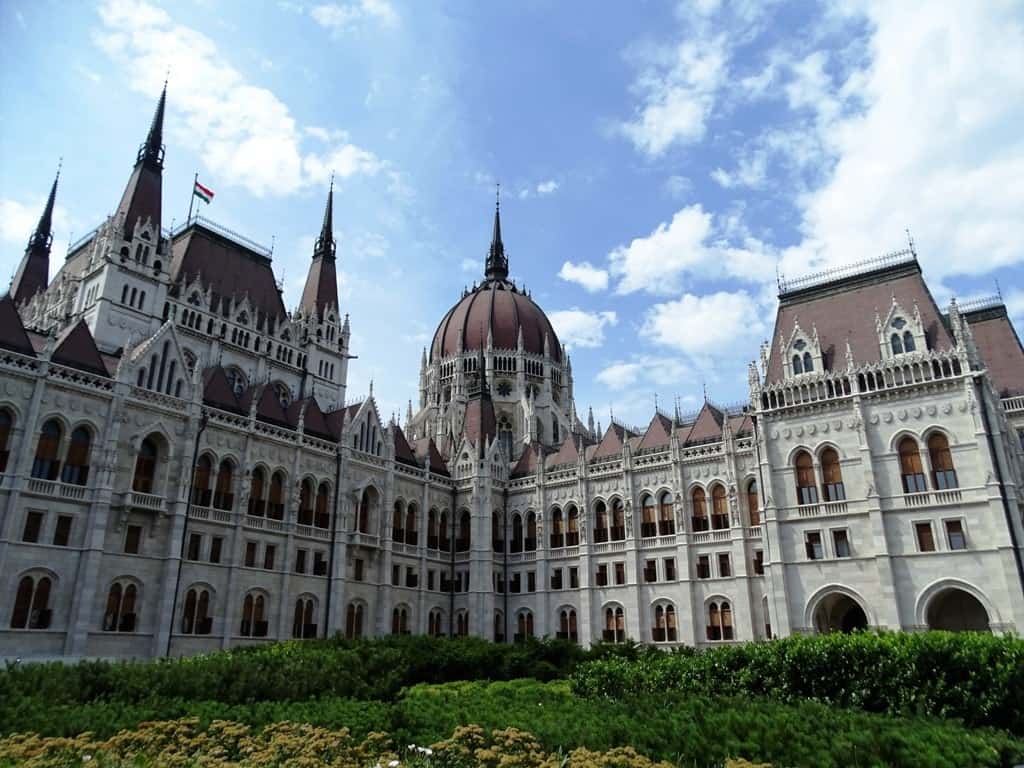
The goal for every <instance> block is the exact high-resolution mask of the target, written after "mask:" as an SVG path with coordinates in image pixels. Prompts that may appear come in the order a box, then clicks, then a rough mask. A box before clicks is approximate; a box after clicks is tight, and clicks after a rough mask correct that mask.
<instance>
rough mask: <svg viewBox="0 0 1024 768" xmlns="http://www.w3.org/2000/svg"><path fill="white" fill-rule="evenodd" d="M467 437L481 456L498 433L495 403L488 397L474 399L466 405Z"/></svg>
mask: <svg viewBox="0 0 1024 768" xmlns="http://www.w3.org/2000/svg"><path fill="white" fill-rule="evenodd" d="M465 433H466V437H467V438H468V439H469V441H470V442H471V443H473V445H475V446H476V447H477V450H478V451H479V452H480V455H483V451H484V449H485V448H486V446H487V444H488V443H489V442H490V441H491V440H493V439H494V436H495V435H496V434H497V433H498V420H497V418H496V417H495V415H494V402H493V401H492V400H491V398H490V397H489V396H487V395H484V396H481V397H474V398H473V399H472V400H470V401H469V403H467V405H466V426H465Z"/></svg>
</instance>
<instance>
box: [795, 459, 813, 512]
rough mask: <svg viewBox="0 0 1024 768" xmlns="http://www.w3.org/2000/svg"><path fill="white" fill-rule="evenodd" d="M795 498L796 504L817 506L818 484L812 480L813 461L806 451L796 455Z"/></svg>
mask: <svg viewBox="0 0 1024 768" xmlns="http://www.w3.org/2000/svg"><path fill="white" fill-rule="evenodd" d="M795 467H796V498H797V504H800V505H804V504H817V503H818V484H817V482H816V481H815V479H814V461H813V460H812V459H811V454H809V453H808V452H807V451H800V452H799V453H798V454H797V455H796V462H795Z"/></svg>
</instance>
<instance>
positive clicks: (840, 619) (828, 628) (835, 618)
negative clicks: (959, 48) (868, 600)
mask: <svg viewBox="0 0 1024 768" xmlns="http://www.w3.org/2000/svg"><path fill="white" fill-rule="evenodd" d="M867 628H868V617H867V616H866V615H865V613H864V609H863V608H861V607H860V604H859V603H858V602H857V601H856V600H854V599H853V598H852V597H850V596H849V595H844V594H843V593H842V592H833V593H831V594H829V595H826V596H825V597H824V598H822V600H821V602H820V603H818V607H817V608H816V609H815V611H814V629H815V631H816V632H818V633H820V634H825V633H827V632H856V631H857V630H860V629H867Z"/></svg>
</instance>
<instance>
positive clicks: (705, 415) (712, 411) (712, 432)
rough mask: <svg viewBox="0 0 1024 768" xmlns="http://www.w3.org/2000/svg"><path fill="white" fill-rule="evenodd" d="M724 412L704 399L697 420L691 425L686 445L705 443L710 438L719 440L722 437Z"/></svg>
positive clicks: (685, 441)
mask: <svg viewBox="0 0 1024 768" xmlns="http://www.w3.org/2000/svg"><path fill="white" fill-rule="evenodd" d="M722 420H723V416H722V412H721V411H720V410H718V409H717V408H715V406H713V405H712V404H711V403H709V402H707V401H706V400H705V401H704V405H703V406H702V407H701V409H700V413H698V414H697V420H696V421H695V422H693V426H692V427H690V431H689V433H688V434H687V435H686V439H685V440H684V441H683V442H684V444H686V445H693V444H694V443H704V442H708V441H710V440H719V439H721V437H722Z"/></svg>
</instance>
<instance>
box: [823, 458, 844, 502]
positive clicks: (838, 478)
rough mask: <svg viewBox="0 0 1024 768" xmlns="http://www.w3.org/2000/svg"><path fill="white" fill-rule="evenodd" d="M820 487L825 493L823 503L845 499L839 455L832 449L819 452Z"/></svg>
mask: <svg viewBox="0 0 1024 768" xmlns="http://www.w3.org/2000/svg"><path fill="white" fill-rule="evenodd" d="M821 487H822V488H823V489H824V491H825V501H843V500H844V499H845V498H846V489H845V488H844V487H843V470H842V468H841V467H840V466H839V454H838V453H836V451H835V449H834V448H826V449H825V450H824V451H822V452H821Z"/></svg>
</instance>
